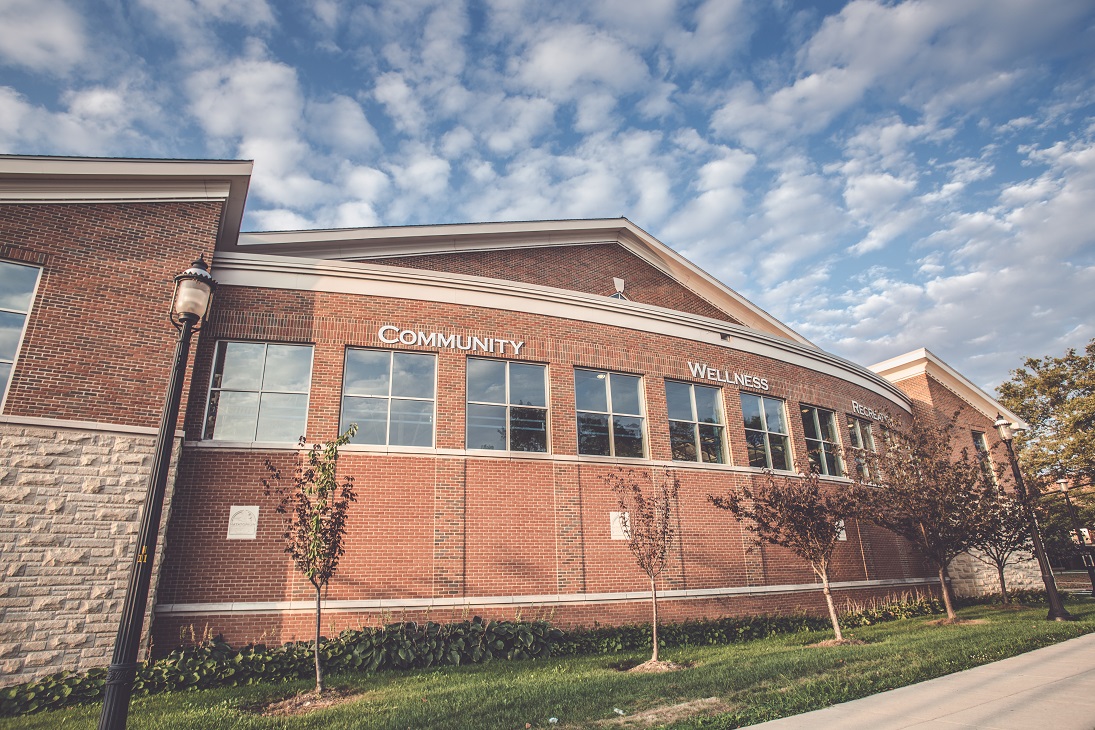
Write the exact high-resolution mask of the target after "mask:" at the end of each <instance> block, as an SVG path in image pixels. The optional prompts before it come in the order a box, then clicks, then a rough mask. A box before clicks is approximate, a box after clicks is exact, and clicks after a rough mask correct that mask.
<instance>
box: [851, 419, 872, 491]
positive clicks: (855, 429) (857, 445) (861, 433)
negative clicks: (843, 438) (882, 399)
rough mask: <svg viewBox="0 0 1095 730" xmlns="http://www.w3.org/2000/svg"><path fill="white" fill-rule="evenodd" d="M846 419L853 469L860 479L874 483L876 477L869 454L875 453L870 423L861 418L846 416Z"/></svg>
mask: <svg viewBox="0 0 1095 730" xmlns="http://www.w3.org/2000/svg"><path fill="white" fill-rule="evenodd" d="M847 419H848V445H849V446H851V447H852V449H854V450H855V454H856V457H855V468H856V471H857V472H859V476H860V477H861V478H862V479H866V480H870V481H874V480H875V478H876V475H875V474H874V471H873V465H872V463H871V458H870V455H869V452H874V451H875V445H874V431H873V428H872V426H871V422H870V421H864V420H863V419H862V418H856V417H855V416H847Z"/></svg>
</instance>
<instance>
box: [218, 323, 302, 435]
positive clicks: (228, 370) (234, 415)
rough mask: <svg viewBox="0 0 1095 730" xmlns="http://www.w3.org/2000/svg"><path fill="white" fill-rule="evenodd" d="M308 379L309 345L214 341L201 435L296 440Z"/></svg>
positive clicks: (300, 432)
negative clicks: (214, 352) (209, 382)
mask: <svg viewBox="0 0 1095 730" xmlns="http://www.w3.org/2000/svg"><path fill="white" fill-rule="evenodd" d="M311 380H312V347H311V345H271V344H267V343H265V342H223V341H222V342H218V343H217V353H216V359H215V360H214V362H213V382H212V384H211V385H210V388H209V406H208V408H207V410H206V416H205V438H207V439H213V440H215V441H276V442H295V441H297V440H298V439H300V437H301V436H303V435H304V430H305V421H306V419H307V416H308V389H309V386H310V384H311Z"/></svg>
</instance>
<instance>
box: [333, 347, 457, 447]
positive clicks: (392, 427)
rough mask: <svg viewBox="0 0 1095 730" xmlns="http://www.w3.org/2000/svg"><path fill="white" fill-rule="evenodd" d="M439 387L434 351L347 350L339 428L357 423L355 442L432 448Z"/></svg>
mask: <svg viewBox="0 0 1095 730" xmlns="http://www.w3.org/2000/svg"><path fill="white" fill-rule="evenodd" d="M436 390H437V356H436V355H433V354H430V353H422V352H393V351H392V350H358V349H354V348H347V350H346V367H345V368H344V370H343V372H342V420H341V423H340V425H339V429H340V430H341V431H342V432H343V433H345V431H346V429H347V428H349V426H350V424H351V423H356V424H357V435H356V436H354V438H353V441H351V443H355V444H380V445H388V446H433V424H434V393H435V392H436Z"/></svg>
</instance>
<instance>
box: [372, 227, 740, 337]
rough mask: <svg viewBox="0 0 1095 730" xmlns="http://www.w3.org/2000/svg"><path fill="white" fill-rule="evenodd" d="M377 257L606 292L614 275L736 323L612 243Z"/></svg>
mask: <svg viewBox="0 0 1095 730" xmlns="http://www.w3.org/2000/svg"><path fill="white" fill-rule="evenodd" d="M366 260H367V259H366ZM376 263H380V264H388V265H391V266H406V267H408V268H413V269H429V270H431V271H449V272H452V273H455V274H470V275H472V276H488V277H491V278H493V279H508V280H511V281H521V282H525V283H528V284H542V285H544V286H553V287H558V288H559V289H570V290H572V291H580V292H586V293H589V294H600V295H602V296H606V297H607V296H610V295H612V294H613V293H614V292H615V291H616V287H615V285H614V284H613V282H612V279H613V278H617V279H623V280H624V282H625V289H624V294H625V295H626V296H627V298H628V299H630V300H631V301H634V302H643V303H644V304H656V305H658V306H660V307H668V308H669V309H676V310H679V311H682V312H691V313H692V314H699V315H702V316H704V317H714V318H715V319H721V320H724V321H729V322H734V323H735V324H740V322H739V321H738V320H737V319H735V318H734V317H733V316H732V315H731V314H729V313H728V312H725V311H723V310H721V309H719V308H718V307H716V306H715V305H714V304H712V303H711V302H708V301H707V300H706V299H704V298H702V297H700V296H699V295H698V294H696V293H695V292H693V291H691V290H690V289H688V288H686V287H684V286H682V285H681V284H680V282H678V281H676V280H674V279H672V278H671V277H669V276H667V275H666V274H664V273H662V272H661V271H659V270H658V269H656V268H654V267H653V266H651V265H650V264H648V263H646V262H645V261H643V260H642V259H640V258H639V257H638V256H636V255H635V254H633V253H631V252H630V251H628V250H627V249H625V248H624V247H622V246H620V245H619V244H615V243H601V244H591V245H584V246H545V247H542V248H529V249H503V250H499V251H470V252H462V253H451V254H428V255H422V256H398V257H393V258H384V259H376Z"/></svg>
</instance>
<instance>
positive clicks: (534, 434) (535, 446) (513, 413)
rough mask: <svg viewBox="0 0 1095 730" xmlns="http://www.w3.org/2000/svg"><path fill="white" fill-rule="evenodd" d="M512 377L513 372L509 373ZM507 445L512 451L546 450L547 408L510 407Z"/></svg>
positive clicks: (541, 451)
mask: <svg viewBox="0 0 1095 730" xmlns="http://www.w3.org/2000/svg"><path fill="white" fill-rule="evenodd" d="M510 377H513V374H512V373H511V374H510ZM509 447H510V450H512V451H535V452H537V453H543V452H546V451H547V410H545V409H543V408H516V407H514V408H512V409H511V410H510V430H509Z"/></svg>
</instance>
